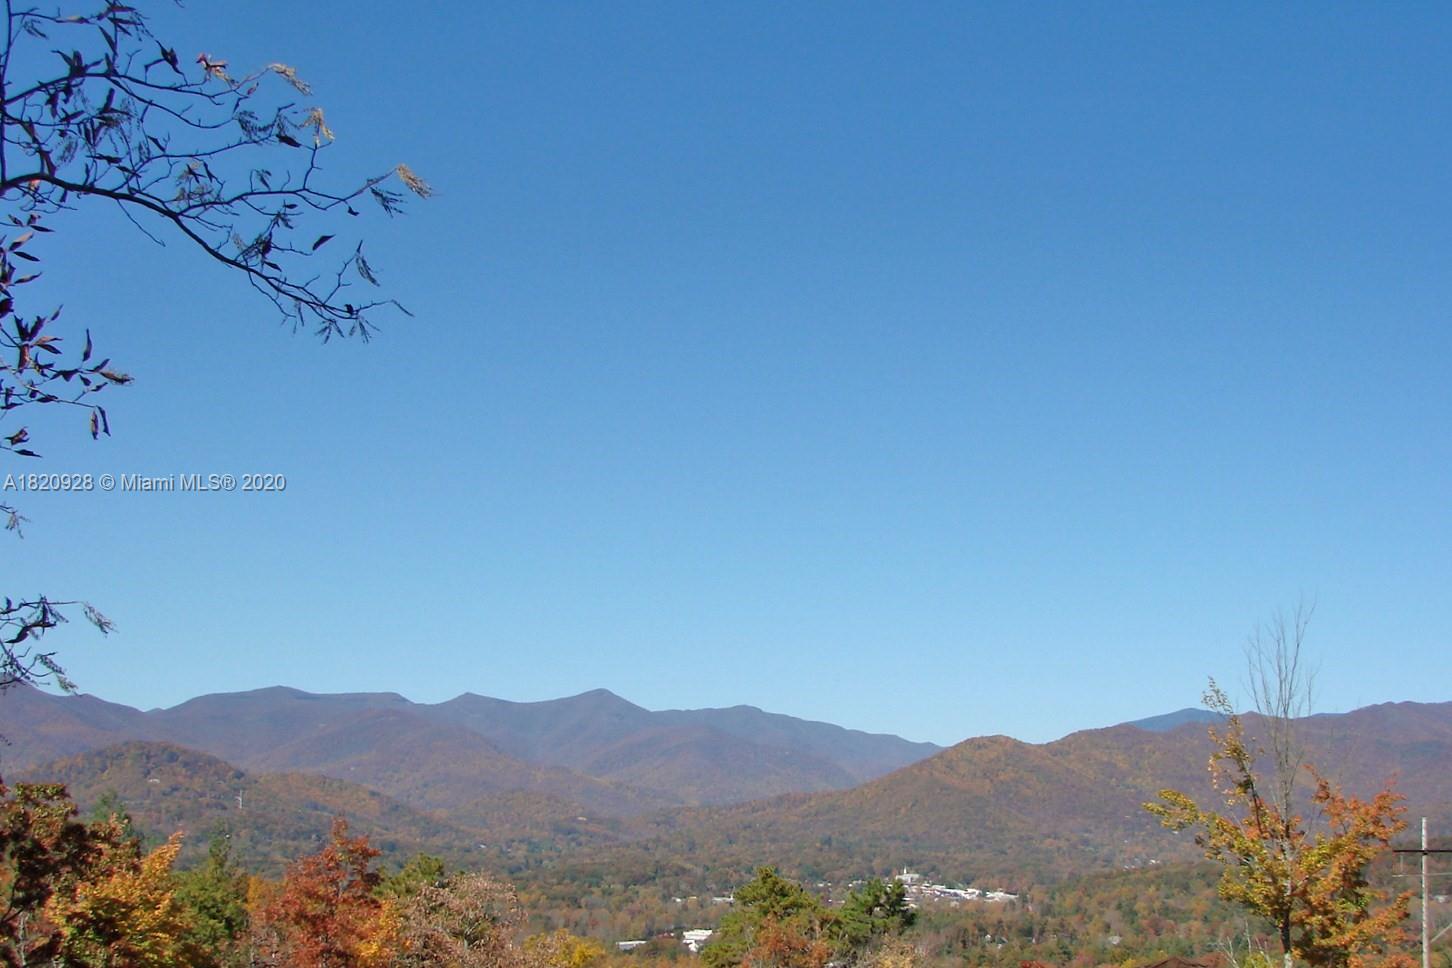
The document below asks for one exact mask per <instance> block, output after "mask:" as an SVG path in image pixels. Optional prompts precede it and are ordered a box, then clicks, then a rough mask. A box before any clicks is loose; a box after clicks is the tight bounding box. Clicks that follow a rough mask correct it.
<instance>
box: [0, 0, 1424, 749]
mask: <svg viewBox="0 0 1452 968" xmlns="http://www.w3.org/2000/svg"><path fill="white" fill-rule="evenodd" d="M156 16H157V17H158V18H161V19H158V20H157V22H156V25H157V29H158V31H159V32H160V33H162V35H163V36H166V37H168V38H171V39H174V40H175V42H176V45H177V46H178V48H179V50H180V52H181V53H182V54H183V58H182V59H183V61H188V60H190V58H191V57H192V56H194V54H195V53H196V52H198V51H203V50H205V51H208V52H210V53H211V54H212V55H213V56H214V57H222V56H225V57H228V58H229V59H230V60H231V61H232V63H233V64H234V65H239V66H240V65H247V64H261V63H266V62H268V61H271V60H282V61H286V62H289V63H292V64H294V65H296V66H297V67H298V68H299V70H300V71H301V73H302V74H303V76H305V77H306V78H308V79H310V80H311V81H312V82H313V84H314V85H315V87H316V100H317V101H318V102H319V103H321V104H323V105H324V106H325V107H326V108H327V112H328V118H329V121H330V123H331V124H332V126H333V128H334V129H335V130H336V132H337V135H338V144H337V146H336V149H335V150H333V151H332V152H331V154H330V160H329V164H330V166H333V170H334V171H336V172H337V173H339V174H340V175H342V174H346V173H348V172H354V171H363V170H372V169H380V170H381V169H386V168H387V167H389V166H391V165H392V164H393V163H395V162H396V161H400V160H402V161H407V162H408V163H409V164H411V165H412V166H413V167H414V168H415V169H416V170H417V171H419V172H420V173H421V174H422V175H424V176H425V177H426V178H427V179H428V180H429V181H431V182H432V183H433V184H434V186H435V187H436V189H437V191H438V196H437V198H436V199H434V200H432V201H430V202H428V203H426V204H421V205H416V206H414V207H413V209H412V214H410V215H409V216H408V217H406V218H403V219H398V220H394V221H391V222H390V221H389V220H387V219H384V218H382V217H373V216H369V218H368V219H367V220H366V224H365V225H363V226H362V228H363V229H364V230H365V231H366V235H367V238H368V240H369V244H370V247H371V250H372V252H373V253H374V256H373V262H374V264H375V266H376V267H377V268H378V270H379V272H380V273H381V274H382V276H383V279H384V282H385V284H386V285H387V286H388V288H389V290H390V292H391V293H393V294H396V295H397V296H399V297H400V298H401V299H402V300H403V301H404V302H406V303H407V305H408V306H409V307H410V308H411V309H412V310H413V311H414V313H415V314H416V318H415V319H413V320H408V319H404V318H402V317H399V318H395V319H392V320H390V321H388V323H387V325H386V328H385V330H384V332H383V333H382V334H381V336H380V338H379V339H377V340H376V341H375V342H374V343H372V344H371V345H367V346H364V345H352V344H347V345H336V344H335V345H329V346H322V345H319V344H318V343H317V342H316V341H314V340H312V339H310V338H308V337H306V336H297V337H294V336H292V335H290V334H289V333H288V332H286V331H283V330H279V329H278V327H277V326H276V325H275V321H274V320H273V318H272V317H271V316H270V315H269V313H268V307H267V306H266V304H265V303H263V302H261V301H260V300H259V298H258V297H256V296H255V295H254V294H253V293H252V292H251V290H249V289H248V288H247V287H246V286H245V285H244V284H243V283H242V282H241V281H240V280H239V279H236V278H232V277H230V276H228V275H227V274H225V273H224V272H222V271H220V270H218V269H217V268H215V267H214V266H213V265H211V264H209V263H207V262H206V261H205V260H204V259H202V258H200V257H199V256H197V255H196V254H194V253H192V252H189V251H187V250H186V249H185V248H184V247H183V246H182V245H180V244H179V243H173V244H172V245H170V246H169V247H168V248H166V249H158V248H157V247H155V246H153V245H151V244H149V243H147V242H146V241H145V239H143V238H141V237H140V236H138V235H137V234H136V233H135V231H134V230H132V229H130V227H129V226H127V225H126V224H125V223H124V222H122V221H121V220H120V219H119V218H118V217H116V216H115V215H114V214H113V213H110V212H108V211H103V210H101V209H83V210H81V211H79V212H77V213H75V214H73V215H72V216H69V217H68V218H66V219H64V220H57V221H56V223H55V225H56V227H57V229H58V230H59V231H57V232H56V233H55V234H54V235H53V236H50V237H48V240H47V242H46V248H45V249H44V250H38V251H40V252H41V254H42V255H43V256H44V257H45V258H46V270H47V275H46V285H47V286H48V287H49V288H48V289H46V290H45V291H44V293H41V292H36V293H35V294H34V296H33V297H32V298H34V299H36V300H39V299H41V298H42V296H45V297H47V298H49V299H50V300H52V301H55V302H64V304H65V307H66V308H65V316H64V317H63V319H64V320H66V321H67V322H68V323H69V324H70V325H71V326H72V327H75V328H77V329H78V328H79V327H80V326H82V325H89V326H90V327H91V329H92V331H93V332H94V334H95V338H96V340H97V342H98V344H100V345H101V347H102V349H103V351H105V352H108V353H109V354H110V355H112V356H113V357H114V358H115V359H116V361H117V362H118V364H119V365H121V366H123V367H124V368H126V369H128V370H130V371H131V372H132V373H134V374H135V376H136V377H137V378H138V379H137V383H136V385H135V386H134V387H132V388H129V389H126V390H123V391H121V392H118V393H116V394H115V395H114V396H113V398H112V399H111V401H110V411H111V418H112V424H113V427H114V429H115V437H114V438H113V439H110V440H103V441H102V442H100V443H92V442H90V440H89V438H88V436H87V435H86V434H85V431H84V427H83V425H82V424H81V423H80V422H79V421H76V422H73V423H65V424H59V425H50V424H46V425H45V427H44V431H45V438H44V439H43V441H42V443H44V444H45V447H44V448H43V449H44V450H45V453H46V460H45V462H44V465H43V468H44V469H46V470H54V471H63V470H70V471H88V472H92V473H102V472H107V471H110V472H116V473H122V472H127V473H143V474H165V473H171V472H174V471H200V472H226V473H233V474H241V473H244V472H249V471H264V472H277V473H282V474H285V475H286V477H287V480H288V488H287V491H286V492H285V493H284V494H282V495H273V496H257V495H251V496H244V495H240V494H231V495H202V496H198V495H176V494H172V495H149V496H148V495H136V494H129V495H122V494H113V495H110V496H103V495H99V494H90V495H61V496H55V497H50V498H43V497H39V496H29V497H25V498H24V499H23V500H22V501H21V502H20V503H21V504H22V505H23V507H24V510H25V511H26V512H27V513H28V514H29V516H30V517H31V518H32V523H31V524H30V526H29V529H28V531H27V537H26V538H25V540H24V541H23V542H18V543H17V542H14V541H7V543H6V548H5V555H6V559H5V560H6V561H8V562H12V563H13V565H11V566H7V568H6V572H7V578H6V586H7V591H11V592H18V591H46V592H47V593H50V594H52V595H67V596H72V597H81V598H87V599H90V600H92V601H93V602H95V603H96V604H97V605H98V606H99V607H101V608H102V610H103V611H105V612H107V613H108V614H109V615H111V617H112V618H113V619H114V620H115V621H116V623H117V625H118V627H119V632H118V633H117V634H116V635H115V636H114V637H113V638H111V639H106V640H102V639H101V638H100V637H99V636H97V635H96V634H94V633H93V632H91V631H90V630H89V629H87V628H85V627H83V624H82V623H79V622H77V623H74V624H73V625H72V626H70V627H68V628H66V629H64V630H62V631H60V632H58V633H55V634H54V636H53V638H52V639H51V642H52V644H53V645H54V646H55V647H56V648H57V649H59V650H60V652H61V656H62V658H63V659H64V661H65V663H66V665H67V667H68V669H69V670H70V672H71V673H72V674H73V676H74V677H75V678H76V679H77V680H78V681H79V683H80V684H81V686H82V687H83V688H84V689H85V690H86V691H89V692H93V693H96V694H98V695H101V696H103V697H105V698H109V699H113V700H117V701H121V702H126V703H129V704H134V705H139V706H143V707H146V706H153V705H170V704H172V703H175V702H178V701H181V700H183V699H185V698H188V697H190V696H192V695H195V694H198V693H203V692H214V691H226V690H235V689H245V688H253V687H258V686H264V685H270V684H275V683H285V684H289V685H293V686H297V687H300V688H305V689H310V690H314V691H343V690H393V691H398V692H401V693H403V694H405V695H407V696H409V697H410V698H412V699H416V700H424V701H437V700H442V699H446V698H448V697H450V696H453V695H455V694H457V693H459V692H462V691H464V690H472V691H475V692H479V693H484V694H489V695H495V696H500V697H504V698H509V699H541V698H549V697H554V696H559V695H565V694H570V693H575V692H579V691H583V690H586V689H590V688H594V687H599V686H604V687H607V688H610V689H612V690H614V691H616V692H618V693H620V694H621V695H624V696H625V697H627V698H629V699H631V700H633V701H635V702H638V703H640V704H641V705H644V706H647V707H651V708H665V707H697V706H708V705H712V706H715V705H731V704H735V703H750V704H754V705H759V706H762V707H765V708H768V709H772V710H777V711H781V712H787V713H791V714H794V715H799V716H806V717H811V718H819V719H826V720H830V721H834V722H839V723H842V724H844V725H848V726H853V727H859V728H864V729H872V730H882V731H892V732H898V733H901V734H903V735H906V736H909V737H911V738H915V739H931V740H935V741H937V742H942V743H949V742H955V741H957V740H960V739H962V738H965V737H967V736H971V735H978V734H984V733H998V732H1002V733H1009V734H1011V735H1015V736H1018V737H1021V738H1025V739H1031V740H1044V739H1049V738H1053V737H1056V736H1058V735H1062V734H1063V733H1066V732H1069V731H1071V730H1073V729H1077V728H1082V727H1089V726H1097V725H1105V724H1108V723H1112V722H1117V721H1121V720H1125V719H1130V718H1136V717H1139V716H1144V715H1149V714H1153V713H1158V712H1164V711H1167V710H1171V709H1175V708H1179V707H1182V706H1186V705H1193V704H1194V703H1195V702H1196V701H1197V699H1198V697H1199V694H1200V692H1201V689H1202V687H1203V685H1204V681H1205V678H1206V677H1207V676H1208V675H1212V674H1214V675H1217V676H1219V677H1221V678H1222V679H1223V680H1226V681H1228V682H1229V683H1230V684H1232V686H1233V685H1234V683H1235V682H1236V681H1237V676H1238V669H1239V662H1240V660H1239V655H1240V646H1241V643H1242V642H1243V640H1244V638H1245V635H1246V633H1247V632H1248V631H1250V629H1251V628H1252V627H1253V626H1254V625H1255V624H1256V623H1257V622H1258V621H1261V620H1264V619H1266V618H1267V617H1269V616H1270V615H1271V614H1272V613H1273V612H1274V611H1275V610H1276V609H1278V608H1289V607H1293V606H1294V604H1295V602H1296V601H1297V599H1298V598H1300V597H1302V596H1305V597H1308V598H1309V597H1314V598H1315V599H1316V600H1317V602H1318V611H1317V614H1316V618H1315V620H1314V623H1313V625H1312V630H1311V632H1312V634H1311V640H1310V641H1311V645H1312V647H1313V648H1314V650H1315V652H1316V654H1317V656H1318V657H1319V661H1320V663H1321V667H1322V672H1321V678H1320V697H1319V707H1320V708H1321V709H1322V710H1325V711H1333V710H1340V709H1347V708H1351V707H1354V706H1357V705H1364V704H1367V703H1372V702H1380V701H1386V700H1395V699H1416V700H1429V701H1431V700H1447V699H1452V694H1449V691H1448V687H1447V684H1446V672H1447V670H1448V659H1447V656H1448V654H1449V644H1452V642H1449V639H1452V634H1449V633H1452V592H1449V589H1452V433H1449V426H1452V326H1449V318H1452V192H1449V187H1452V185H1449V181H1452V178H1449V173H1452V125H1449V119H1448V111H1447V107H1448V105H1449V104H1452V74H1449V72H1448V71H1447V64H1448V63H1449V59H1452V13H1449V11H1448V8H1447V7H1446V6H1445V5H1435V4H1425V5H1417V4H1395V5H1381V4H1375V5H1373V4H1368V5H1362V6H1359V7H1355V6H1346V5H1332V6H1329V7H1328V6H1325V5H1312V4H1288V5H1278V6H1274V7H1266V6H1265V5H1262V4H1239V5H1237V4H1216V5H1210V6H1207V5H1199V6H1194V5H1188V4H1180V5H1150V4H1100V5H1075V6H1072V7H1071V6H1066V5H1037V6H1034V5H1023V4H1010V3H1002V4H986V5H985V4H979V5H966V4H957V3H951V4H941V5H934V4H926V3H924V4H885V3H884V4H851V3H821V4H793V5H781V4H775V3H771V4H766V3H762V4H746V3H742V4H717V5H702V4H677V3H666V2H661V3H654V4H642V3H612V4H604V5H599V4H580V3H559V4H543V5H542V4H477V3H455V2H446V3H438V4H428V5H424V6H420V7H411V6H410V7H399V6H397V5H395V6H391V7H390V6H386V5H368V4H356V3H343V2H338V0H316V2H312V3H305V4H297V3H289V4H282V3H276V2H258V3H249V4H221V5H214V4H205V3H199V4H193V5H190V6H189V7H187V8H182V9H173V8H171V7H170V6H169V5H157V11H156ZM38 466H40V465H38Z"/></svg>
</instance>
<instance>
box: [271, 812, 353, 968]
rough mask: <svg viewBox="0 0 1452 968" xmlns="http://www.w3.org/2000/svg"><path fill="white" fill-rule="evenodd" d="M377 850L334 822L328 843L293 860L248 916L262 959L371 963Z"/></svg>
mask: <svg viewBox="0 0 1452 968" xmlns="http://www.w3.org/2000/svg"><path fill="white" fill-rule="evenodd" d="M377 856H378V851H377V850H375V849H374V848H373V847H371V846H369V844H368V838H367V837H362V836H360V837H350V836H348V823H347V821H345V820H343V819H341V818H339V819H337V820H334V821H333V829H332V832H331V835H330V839H329V843H328V845H327V846H326V847H324V848H323V849H322V850H320V851H318V852H317V853H316V854H312V855H310V856H308V857H304V858H302V859H301V860H297V861H294V862H293V863H292V864H291V865H290V866H289V867H288V869H287V872H286V873H285V874H284V876H283V879H282V884H281V886H280V887H279V888H278V890H277V891H276V892H275V893H274V894H273V895H272V896H271V897H270V898H268V899H267V900H266V901H265V902H264V903H263V906H262V908H261V910H259V911H258V912H257V913H256V914H255V916H254V917H253V926H254V939H255V940H254V944H255V945H256V947H257V951H258V955H259V957H260V958H261V959H262V961H263V963H265V964H271V965H278V966H288V968H356V966H363V965H370V964H375V963H377V962H376V960H375V959H376V957H377V946H376V945H375V944H374V941H375V939H376V937H377V935H378V934H379V932H380V930H382V925H381V922H380V919H379V914H380V911H381V909H382V902H381V901H380V900H379V899H378V898H377V897H376V896H375V894H374V889H375V888H377V886H378V884H379V880H380V876H379V874H378V872H377V871H376V870H375V869H374V868H373V859H374V858H375V857H377Z"/></svg>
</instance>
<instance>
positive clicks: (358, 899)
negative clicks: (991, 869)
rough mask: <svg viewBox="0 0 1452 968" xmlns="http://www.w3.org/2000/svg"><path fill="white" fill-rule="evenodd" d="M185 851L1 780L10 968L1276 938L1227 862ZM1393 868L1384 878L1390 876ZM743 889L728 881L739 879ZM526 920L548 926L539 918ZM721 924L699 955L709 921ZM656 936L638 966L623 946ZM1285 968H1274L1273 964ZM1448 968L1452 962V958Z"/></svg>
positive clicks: (584, 958) (737, 960)
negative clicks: (524, 873) (740, 868)
mask: <svg viewBox="0 0 1452 968" xmlns="http://www.w3.org/2000/svg"><path fill="white" fill-rule="evenodd" d="M179 848H180V838H179V837H178V836H173V837H171V838H169V839H167V840H165V841H164V842H161V843H159V844H157V843H155V842H153V846H151V847H149V848H148V847H147V846H145V845H144V843H143V840H142V838H141V837H140V836H139V835H138V834H137V833H136V832H135V830H134V829H133V828H132V826H131V823H130V820H129V817H128V816H127V813H126V811H125V808H124V806H123V804H122V803H121V802H120V801H119V799H116V798H107V799H103V800H102V802H101V803H100V804H98V806H97V808H96V810H95V811H94V812H93V814H92V815H91V816H90V818H89V819H82V818H81V817H80V816H79V814H78V811H77V808H76V805H75V804H74V802H72V800H71V799H70V797H69V796H68V795H67V793H66V790H65V788H64V787H62V786H59V785H54V784H44V785H23V784H22V785H18V786H16V787H15V788H14V789H13V790H9V789H6V788H5V787H4V785H3V784H0V965H3V966H12V968H31V966H35V968H39V966H47V968H61V966H63V968H91V966H96V968H99V966H107V968H152V966H158V968H159V966H173V965H186V966H196V968H241V966H244V965H245V966H248V968H254V966H257V968H413V966H424V965H430V966H444V968H448V966H461V968H462V966H480V968H483V966H487V968H666V966H668V965H671V964H673V963H680V965H677V968H681V966H683V965H687V964H697V965H699V966H701V968H828V966H829V965H830V966H844V968H929V966H931V968H947V966H995V968H996V966H1005V968H1019V966H1020V965H1022V964H1024V963H1037V964H1040V965H1062V966H1072V968H1095V966H1110V965H1112V966H1115V968H1137V966H1144V965H1149V964H1152V963H1153V962H1156V961H1158V960H1161V959H1163V958H1165V957H1168V956H1171V955H1180V956H1190V957H1201V958H1203V957H1204V956H1206V955H1213V954H1216V953H1220V954H1221V955H1222V957H1223V959H1224V960H1225V961H1226V962H1227V963H1229V962H1231V961H1232V960H1233V961H1234V962H1235V963H1238V964H1239V965H1240V966H1242V968H1244V966H1247V965H1260V964H1262V963H1263V961H1264V959H1263V958H1259V956H1261V955H1263V954H1264V952H1266V951H1268V950H1270V948H1271V945H1270V944H1269V941H1270V937H1269V932H1268V928H1267V926H1266V925H1264V924H1261V923H1258V922H1256V921H1254V920H1253V919H1249V918H1247V917H1246V916H1245V915H1244V914H1243V912H1242V911H1241V910H1240V909H1239V908H1237V907H1235V906H1233V905H1231V904H1229V903H1228V902H1226V901H1224V900H1222V899H1221V898H1220V897H1219V896H1218V895H1217V893H1216V889H1215V884H1216V871H1217V869H1216V868H1215V867H1214V866H1213V865H1186V866H1180V867H1170V868H1161V867H1152V868H1148V869H1142V870H1134V871H1119V872H1111V873H1105V874H1099V875H1095V876H1091V877H1083V878H1077V879H1073V880H1069V881H1064V882H1060V883H1057V884H1049V885H1030V886H1029V887H1028V888H1026V889H1025V890H1024V891H1023V892H1022V893H1021V894H1020V896H1019V898H1018V899H1017V900H1016V901H1010V902H1007V903H998V904H988V903H974V902H961V903H955V902H951V901H927V900H925V901H923V906H922V907H921V909H917V908H915V907H914V906H913V904H911V903H910V901H909V898H908V897H907V895H906V893H905V891H904V889H903V887H902V886H901V885H900V884H899V883H897V882H896V881H890V882H886V881H882V880H869V881H866V882H865V883H854V884H853V885H851V886H850V887H847V886H843V885H840V884H839V885H838V886H836V887H835V888H833V887H832V886H830V885H827V884H825V883H823V882H816V881H809V882H808V883H809V884H810V885H811V886H810V887H809V886H805V885H803V884H801V883H798V882H796V881H793V880H791V879H788V878H787V877H784V876H782V875H781V874H780V873H778V872H777V871H776V870H774V869H771V868H762V869H759V870H758V871H757V872H756V874H755V876H754V877H752V878H751V879H749V880H748V881H746V883H744V884H741V883H740V882H737V883H736V886H735V890H734V903H733V904H726V903H721V900H720V899H716V898H713V897H712V896H710V895H707V894H701V895H691V894H674V893H673V890H674V889H676V888H680V889H682V890H683V891H684V889H685V886H686V884H687V883H688V882H689V878H686V877H682V873H683V872H682V871H679V870H672V869H670V868H665V869H662V870H661V871H660V872H659V873H660V875H661V879H660V881H659V882H658V883H657V884H655V885H654V886H647V885H644V884H641V883H638V882H637V883H630V884H620V883H618V882H612V881H610V880H608V879H603V878H602V879H590V880H584V881H570V880H560V881H556V882H553V883H546V882H544V881H540V880H536V881H533V882H527V883H526V884H525V885H524V887H523V890H522V891H516V889H515V888H514V886H513V885H512V884H511V883H509V882H508V881H507V880H505V879H503V878H501V877H498V876H495V875H491V874H486V873H479V872H461V871H451V870H449V869H447V867H446V865H445V862H444V861H442V860H440V859H439V858H437V857H432V856H429V855H426V854H420V855H416V856H414V857H413V858H412V859H410V860H408V861H407V862H406V863H404V864H403V865H402V866H401V867H399V868H398V869H396V870H393V871H386V870H384V869H382V868H381V867H380V865H379V863H378V861H379V852H378V850H377V849H376V848H375V847H374V846H372V845H370V843H369V841H368V839H367V838H366V837H363V836H356V835H354V834H353V833H352V832H351V831H350V830H349V829H348V826H347V824H346V823H345V822H343V821H341V820H338V821H335V823H334V824H333V828H332V831H331V835H330V837H329V838H328V840H327V842H326V843H325V844H324V845H323V846H322V847H321V849H319V850H317V851H316V852H314V853H310V854H306V855H304V856H300V857H297V858H295V859H293V860H292V861H291V863H289V864H287V865H286V867H285V869H284V870H283V871H282V873H281V874H280V875H278V876H271V877H269V876H263V875H261V874H258V873H255V872H251V871H248V870H246V869H244V868H243V867H242V865H240V864H239V863H238V861H237V859H236V856H235V853H234V850H233V844H232V841H231V839H230V838H229V837H228V836H227V834H226V833H225V832H219V833H217V834H216V835H215V836H213V837H212V839H211V842H210V845H209V848H208V850H207V853H206V856H205V858H204V859H203V860H202V861H201V862H200V863H199V864H197V865H196V866H194V867H192V868H191V869H188V870H181V869H178V868H177V865H176V861H177V857H178V852H179ZM1391 873H1392V871H1390V870H1383V871H1380V872H1379V875H1380V877H1383V878H1385V877H1389V876H1390V875H1391ZM723 887H724V890H723V893H724V892H725V891H729V890H730V888H731V885H730V884H727V885H723ZM526 912H528V913H526ZM708 927H709V928H714V929H715V933H714V935H713V937H712V938H711V940H710V942H709V943H708V944H707V945H706V946H705V947H704V949H703V950H702V951H701V953H700V955H699V956H696V955H692V954H690V953H689V952H688V951H687V950H686V949H685V947H684V946H683V945H682V944H681V941H680V937H679V936H680V934H681V932H682V931H683V930H685V929H689V928H708ZM626 939H634V940H639V941H643V942H645V944H643V945H642V946H640V947H638V948H636V949H634V950H632V951H630V952H620V951H618V950H617V949H616V946H615V945H614V943H613V942H615V941H620V940H626ZM1266 964H1268V963H1266ZM1433 964H1434V965H1435V966H1436V968H1452V959H1449V958H1448V957H1447V955H1446V949H1445V947H1443V948H1441V949H1440V950H1436V951H1434V953H1433Z"/></svg>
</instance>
